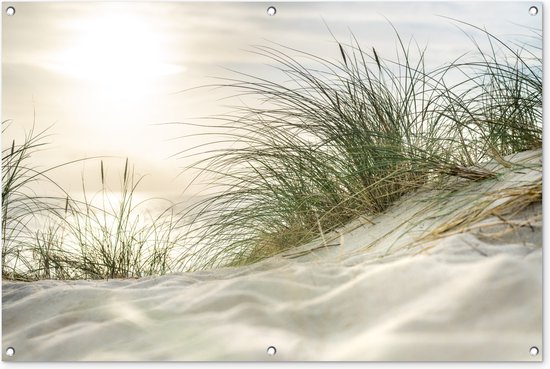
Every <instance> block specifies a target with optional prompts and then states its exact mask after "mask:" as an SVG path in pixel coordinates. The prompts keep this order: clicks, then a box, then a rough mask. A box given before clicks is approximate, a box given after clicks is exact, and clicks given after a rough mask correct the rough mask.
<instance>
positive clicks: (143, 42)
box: [50, 14, 183, 98]
mask: <svg viewBox="0 0 550 369" xmlns="http://www.w3.org/2000/svg"><path fill="white" fill-rule="evenodd" d="M67 26H68V28H70V29H71V34H72V37H71V38H70V39H69V40H68V41H67V45H66V47H65V48H64V49H63V50H62V51H60V52H59V53H57V55H56V57H55V60H53V61H52V63H50V66H51V67H52V68H53V69H55V70H57V71H58V72H61V73H64V74H67V75H70V76H72V77H74V78H78V79H81V80H84V81H87V82H88V83H89V84H90V87H95V88H98V89H100V90H101V91H102V92H101V93H102V94H107V95H109V96H110V97H121V98H123V97H134V96H136V95H138V96H139V95H141V94H143V93H145V92H146V91H147V90H148V88H149V87H151V85H152V84H154V83H155V81H157V80H159V79H160V78H162V77H164V76H167V75H170V74H175V73H179V72H181V71H182V70H183V68H182V67H181V66H179V65H175V64H170V63H169V62H168V61H167V50H166V40H165V39H164V38H163V34H162V32H160V30H159V29H158V27H154V25H153V24H151V23H149V22H147V20H146V19H145V18H140V17H137V16H131V15H120V14H116V15H107V16H106V15H102V16H101V17H99V16H98V17H95V18H90V19H88V20H84V21H82V20H81V21H78V22H76V21H72V22H70V23H68V24H67Z"/></svg>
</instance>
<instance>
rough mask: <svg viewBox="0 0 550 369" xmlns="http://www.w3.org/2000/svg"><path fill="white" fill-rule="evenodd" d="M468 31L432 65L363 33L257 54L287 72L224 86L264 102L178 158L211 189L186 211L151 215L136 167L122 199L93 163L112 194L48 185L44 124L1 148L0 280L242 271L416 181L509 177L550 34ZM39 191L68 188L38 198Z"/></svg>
mask: <svg viewBox="0 0 550 369" xmlns="http://www.w3.org/2000/svg"><path fill="white" fill-rule="evenodd" d="M459 23H460V22H459ZM461 26H462V27H466V28H468V29H469V30H470V31H471V30H474V31H475V32H477V34H478V36H480V37H481V39H480V40H479V41H477V39H472V52H471V53H469V54H467V55H464V56H463V57H461V58H459V59H456V60H451V61H449V62H448V63H446V64H445V65H443V66H439V67H435V68H431V69H428V68H427V67H426V65H428V64H429V63H428V61H427V60H426V58H427V57H428V54H427V50H426V49H424V48H421V47H419V46H417V45H416V44H414V43H412V42H405V40H403V39H402V38H401V36H400V35H399V33H398V32H397V31H396V33H395V37H396V45H397V50H398V52H397V56H396V57H395V58H388V57H387V56H385V55H380V54H379V53H378V51H377V50H376V49H374V48H368V47H367V48H365V47H364V46H362V44H361V43H360V42H359V40H356V39H355V38H353V41H352V42H350V43H348V44H344V43H342V42H338V41H337V40H335V41H334V51H335V55H337V58H334V59H330V58H327V57H320V56H316V55H313V54H310V53H308V52H306V51H300V50H296V49H292V48H289V47H285V46H283V45H278V44H271V45H267V46H257V47H256V48H255V49H254V52H255V53H257V54H259V55H261V56H263V57H264V58H266V60H268V61H269V62H270V64H271V65H272V66H273V70H274V72H276V73H277V74H278V78H276V79H269V78H264V77H262V76H254V75H249V74H246V73H242V72H240V73H239V72H236V77H235V78H234V79H225V80H223V81H222V82H221V83H220V84H219V85H217V86H216V87H219V88H223V89H226V90H227V91H228V94H230V93H231V94H233V96H237V97H238V96H241V97H243V98H244V97H253V98H254V99H256V100H257V101H258V104H255V105H242V106H237V107H235V109H234V110H233V111H234V112H233V113H229V114H225V115H222V116H217V117H213V118H212V119H210V122H211V123H208V124H202V125H201V126H202V127H203V128H204V129H206V130H209V131H210V132H212V133H211V134H212V144H211V145H208V144H206V145H204V144H202V145H200V146H196V147H191V148H187V149H185V150H184V151H182V153H181V155H182V156H184V157H188V158H189V157H194V156H195V155H202V156H203V158H202V159H200V160H197V161H196V162H195V163H194V164H193V165H192V166H191V167H190V169H193V170H196V169H199V170H200V171H201V175H200V176H199V177H198V178H197V179H196V180H197V181H199V180H202V179H205V178H206V180H207V181H208V183H207V186H210V187H211V188H212V189H215V191H211V192H213V193H215V194H214V195H212V196H209V197H208V198H206V199H205V200H202V201H199V202H197V203H195V204H193V205H190V206H189V207H188V208H187V209H186V210H185V211H184V212H179V211H176V210H175V207H174V205H173V204H171V203H169V204H167V206H166V207H165V209H164V210H163V211H160V212H158V213H156V215H150V216H145V215H144V214H147V212H146V211H143V208H144V206H145V205H146V202H138V201H137V200H136V190H137V188H138V186H139V184H140V181H141V178H140V177H137V176H136V175H135V174H134V171H133V168H132V166H131V165H130V163H129V162H128V160H127V159H126V160H125V161H124V165H123V166H121V168H122V170H121V174H122V176H121V179H120V186H119V188H117V189H114V190H113V189H110V188H109V187H108V186H107V181H106V170H105V167H104V161H103V160H101V159H98V158H87V159H83V160H94V162H95V163H97V165H98V177H99V178H100V179H101V183H102V189H101V190H100V191H99V192H98V193H92V194H89V192H88V191H87V189H86V183H85V182H84V181H83V184H82V193H83V194H84V197H83V198H81V199H76V198H73V197H72V196H70V195H69V194H68V193H66V192H65V191H64V190H63V189H62V188H59V186H57V184H56V182H55V181H54V180H53V179H52V178H50V176H49V174H50V173H51V170H52V169H53V168H48V169H45V170H44V169H36V168H33V167H32V157H33V155H35V154H36V153H37V152H38V151H40V150H43V149H45V148H46V147H47V143H46V140H45V139H46V138H47V130H44V131H36V130H35V129H33V130H31V131H29V132H28V133H27V135H26V137H25V139H24V140H23V142H21V143H18V142H15V141H12V144H11V145H10V146H9V147H4V148H3V150H2V165H3V174H2V182H3V183H2V241H3V247H2V266H3V273H2V275H3V278H6V279H19V280H37V279H104V278H137V277H143V276H149V275H161V274H166V273H170V272H175V271H189V270H197V269H206V268H214V267H219V266H239V265H245V264H250V263H254V262H256V261H259V260H262V259H265V258H267V257H269V256H272V255H276V254H278V253H280V252H282V251H285V250H288V249H291V248H293V247H296V246H300V245H303V244H306V243H308V242H310V241H312V240H314V239H316V238H322V239H324V237H325V234H327V233H329V232H331V231H334V230H336V229H338V228H339V227H342V226H344V225H346V224H347V223H349V222H350V221H352V220H354V219H356V218H359V217H363V218H365V216H366V218H368V217H371V216H374V215H376V214H379V213H381V212H384V211H385V210H386V209H388V207H389V206H391V205H392V204H394V203H395V202H396V201H397V200H399V199H400V198H401V197H403V196H404V195H406V194H410V193H411V192H412V191H415V190H417V189H419V188H421V187H424V186H445V185H446V184H448V183H451V182H453V181H449V178H451V179H452V178H456V179H460V181H465V182H472V181H484V180H488V179H495V180H498V173H496V172H494V171H492V170H490V169H488V168H487V167H486V166H484V163H486V162H487V161H489V160H493V161H496V162H498V163H500V164H501V165H503V166H505V167H506V166H510V165H511V164H510V163H508V162H507V161H506V159H505V157H506V156H507V155H509V154H512V153H516V152H520V151H525V150H532V149H536V148H539V147H541V145H542V56H541V55H540V54H541V48H540V47H538V46H536V45H537V44H538V43H539V41H540V39H541V36H540V34H536V32H535V41H532V42H531V43H530V42H523V43H521V44H518V45H516V44H514V43H512V42H505V41H502V40H501V39H499V38H497V37H495V36H493V35H492V34H490V33H488V32H486V31H484V30H482V29H480V28H477V27H475V26H472V25H467V24H461ZM487 50H488V51H487ZM279 80H283V81H286V82H277V81H279ZM182 124H185V123H182ZM8 126H9V124H8V122H6V123H5V124H3V133H4V128H5V127H8ZM201 134H202V133H201ZM220 147H221V148H220ZM205 153H206V158H204V155H205ZM70 164H71V163H63V164H61V165H70ZM37 182H43V183H48V184H49V185H50V187H52V188H56V189H57V190H58V191H57V194H56V195H49V196H42V195H40V194H39V193H37V192H36V189H37V188H39V187H37V186H36V184H37ZM533 191H534V192H533ZM115 193H116V194H118V197H116V198H113V196H112V195H113V194H115ZM538 194H539V193H538V192H537V191H536V188H535V190H533V189H530V188H527V189H526V192H525V193H524V194H521V193H519V194H514V196H515V198H518V199H520V200H521V199H527V200H529V201H531V200H532V199H535V200H536V201H538V199H539V197H537V196H539V195H538ZM511 201H512V200H511ZM518 201H519V200H518ZM520 202H521V201H520ZM470 215H471V216H474V218H475V220H476V221H477V220H479V217H480V216H482V215H484V214H483V212H481V213H479V214H477V213H476V214H469V215H468V214H467V215H464V216H465V217H466V218H467V217H468V216H470ZM366 218H365V219H366ZM463 218H464V217H463ZM44 219H47V221H45V220H44ZM461 219H462V218H461ZM468 219H469V218H468ZM472 219H473V218H472ZM459 220H460V219H458V218H457V220H456V221H457V222H458V221H459ZM466 220H467V219H466ZM461 221H464V219H462V220H461ZM466 223H467V222H466ZM466 223H464V224H466ZM449 231H452V229H451V228H449V229H439V230H435V231H434V232H433V233H432V236H433V235H436V234H447V233H448V232H449Z"/></svg>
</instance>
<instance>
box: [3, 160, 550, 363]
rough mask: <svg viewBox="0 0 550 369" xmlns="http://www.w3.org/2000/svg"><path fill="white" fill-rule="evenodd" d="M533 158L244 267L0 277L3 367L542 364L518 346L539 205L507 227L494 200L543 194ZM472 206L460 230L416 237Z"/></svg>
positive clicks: (536, 296)
mask: <svg viewBox="0 0 550 369" xmlns="http://www.w3.org/2000/svg"><path fill="white" fill-rule="evenodd" d="M540 155H541V153H540V152H531V153H524V154H522V155H520V156H517V157H515V158H514V159H513V161H514V162H521V163H524V165H523V166H522V167H521V168H519V167H515V166H514V167H512V168H510V169H506V170H504V169H503V174H502V175H501V176H500V177H499V178H498V180H491V181H485V182H482V183H474V184H469V185H468V186H466V187H464V186H459V185H457V186H458V187H457V188H459V189H458V190H457V191H456V192H455V193H454V194H453V196H446V197H444V198H440V197H437V196H436V195H437V192H436V191H432V192H425V193H420V194H416V195H414V196H410V197H409V198H407V199H404V200H403V201H401V202H400V203H399V204H396V205H395V206H394V207H392V208H391V209H389V210H388V211H387V212H386V213H384V214H382V215H380V216H378V217H376V218H373V219H369V220H368V221H367V220H358V221H357V222H355V223H352V224H350V225H349V226H348V227H346V229H343V230H341V231H340V232H337V233H333V234H327V235H325V240H324V241H322V240H320V241H318V242H313V243H312V244H310V245H305V246H304V247H302V248H300V249H298V250H294V251H292V252H289V253H287V254H284V255H281V256H277V257H274V258H271V259H269V260H266V261H264V262H262V263H258V264H255V265H252V266H249V267H243V268H228V269H219V270H212V271H204V272H196V273H188V274H174V275H168V276H163V277H158V278H144V279H140V280H112V281H71V282H61V281H41V282H34V283H14V282H5V281H4V282H3V288H2V289H3V303H2V308H3V347H4V349H5V348H6V347H7V346H13V347H14V348H15V349H16V356H15V357H13V358H9V357H6V356H3V359H4V360H541V358H542V355H541V354H539V355H538V356H536V357H532V356H530V355H529V348H530V347H531V346H538V347H539V348H542V216H541V213H542V207H541V205H540V203H534V204H532V205H530V206H528V207H527V208H525V209H522V210H521V211H519V212H515V213H514V214H506V216H504V215H502V213H501V212H500V210H499V209H500V208H499V206H501V205H502V204H504V203H506V201H508V200H509V198H504V199H503V198H502V196H497V195H496V194H497V193H499V194H502V193H503V191H504V192H505V191H508V190H510V189H511V188H517V187H518V186H531V187H532V186H533V185H534V184H537V183H540V182H541V165H542V164H541V156H540ZM481 208H483V209H485V210H488V209H489V210H488V213H487V214H488V215H487V216H484V219H483V220H476V222H474V223H473V224H471V225H470V226H469V227H468V228H464V225H460V226H458V227H455V228H451V229H445V232H444V233H443V234H440V235H439V237H438V238H437V239H435V238H433V237H427V236H426V235H428V234H429V233H430V232H431V233H432V235H433V233H434V232H436V231H437V230H443V229H444V228H442V227H444V226H445V225H449V224H453V222H455V221H456V219H457V218H460V217H462V218H464V216H467V215H472V214H475V213H476V212H475V210H476V209H477V210H479V209H481ZM311 250H313V251H311ZM268 346H276V348H277V350H278V351H277V354H276V355H275V356H272V357H271V356H267V355H266V348H267V347H268Z"/></svg>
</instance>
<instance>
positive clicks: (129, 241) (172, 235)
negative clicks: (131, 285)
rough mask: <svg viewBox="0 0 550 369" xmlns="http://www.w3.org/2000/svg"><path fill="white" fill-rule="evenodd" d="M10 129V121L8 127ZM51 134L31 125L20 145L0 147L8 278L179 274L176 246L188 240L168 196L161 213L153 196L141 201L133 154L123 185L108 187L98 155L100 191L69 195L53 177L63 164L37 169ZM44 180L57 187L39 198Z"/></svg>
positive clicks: (4, 268)
mask: <svg viewBox="0 0 550 369" xmlns="http://www.w3.org/2000/svg"><path fill="white" fill-rule="evenodd" d="M8 128H9V122H4V126H3V131H6V130H7V129H8ZM47 132H48V129H46V130H43V131H36V130H35V129H31V130H30V131H29V132H27V134H26V136H25V138H24V140H23V142H22V143H21V144H17V143H16V142H15V141H12V144H11V146H10V147H7V148H5V149H3V151H2V167H3V173H2V175H3V178H2V179H3V187H2V244H3V247H2V276H3V278H5V279H15V280H23V281H29V280H38V279H109V278H138V277H143V276H151V275H163V274H166V273H168V272H171V271H173V268H174V265H175V264H174V262H175V260H176V251H174V250H175V249H176V247H181V246H182V238H183V232H182V231H181V229H180V227H181V224H180V223H181V219H180V218H179V217H178V213H177V212H176V211H175V210H174V204H172V203H170V202H167V201H165V205H166V206H165V207H164V208H163V209H162V210H161V211H157V212H154V213H150V214H149V215H148V213H147V211H146V205H147V203H148V200H145V201H141V202H136V196H135V191H136V189H137V188H138V185H139V183H140V181H141V178H136V176H135V174H134V170H133V168H132V167H131V165H130V163H129V162H128V159H126V161H125V163H124V166H123V170H122V173H123V174H122V179H121V183H120V188H119V189H115V190H111V189H109V188H108V186H107V184H106V173H105V172H106V171H105V168H104V162H103V160H99V163H98V164H99V171H98V177H100V178H101V184H102V188H101V190H100V191H99V192H98V193H92V194H90V193H89V191H87V190H86V187H85V183H84V181H83V183H82V193H83V198H82V199H76V198H74V197H72V196H70V195H69V194H68V193H66V192H65V191H64V190H63V189H62V188H60V187H59V186H58V185H57V184H56V182H55V181H54V180H53V179H52V178H51V177H50V176H49V173H50V172H51V171H52V170H53V169H55V168H58V167H59V166H56V167H53V168H47V169H36V168H33V167H32V157H33V155H37V154H38V152H39V151H40V150H43V149H46V148H47V146H48V142H47ZM83 160H88V161H89V160H96V161H98V160H97V159H94V158H88V159H83ZM70 164H74V162H71V163H63V164H61V165H60V166H64V165H70ZM45 185H49V187H50V188H52V187H53V188H55V189H57V190H58V191H56V192H52V191H51V190H50V192H49V196H47V197H46V196H40V195H39V194H38V192H37V191H38V189H39V188H40V187H42V186H45ZM115 195H116V196H115ZM149 201H153V199H150V200H149ZM155 201H157V202H158V201H159V199H155Z"/></svg>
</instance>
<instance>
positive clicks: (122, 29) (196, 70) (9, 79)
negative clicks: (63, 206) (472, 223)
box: [2, 1, 542, 196]
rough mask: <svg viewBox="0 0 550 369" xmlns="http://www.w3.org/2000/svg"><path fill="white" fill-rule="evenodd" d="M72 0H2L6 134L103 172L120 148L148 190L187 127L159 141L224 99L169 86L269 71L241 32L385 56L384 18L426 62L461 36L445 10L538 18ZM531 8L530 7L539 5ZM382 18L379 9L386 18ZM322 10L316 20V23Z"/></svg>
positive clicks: (505, 10)
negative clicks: (31, 133)
mask: <svg viewBox="0 0 550 369" xmlns="http://www.w3.org/2000/svg"><path fill="white" fill-rule="evenodd" d="M269 5H272V4H271V3H206V2H201V3H189V2H188V3H183V2H179V3H178V2H172V3H166V2H162V3H161V2H150V3H144V2H139V3H137V2H126V3H114V2H104V3H99V2H93V3H92V2H90V3H87V2H73V3H69V2H66V3H48V2H40V3H13V4H10V3H4V4H3V7H4V8H3V10H5V9H6V7H8V6H14V7H15V9H16V14H15V15H14V16H11V17H10V16H7V15H6V14H5V12H3V16H2V22H3V25H2V41H3V42H2V93H3V99H2V103H3V106H2V118H3V120H5V119H12V120H14V126H13V128H14V130H13V131H12V132H10V133H9V135H4V137H3V139H2V142H3V144H4V145H6V144H7V142H10V141H11V139H12V137H13V135H17V134H20V133H21V130H22V129H23V128H29V127H30V126H31V125H32V121H33V114H34V111H36V123H37V125H38V127H42V128H44V127H47V126H49V125H51V124H54V123H55V125H54V127H53V128H52V130H51V133H52V134H53V136H52V137H51V138H50V141H51V142H52V146H51V149H49V150H48V151H44V152H42V153H41V154H40V156H39V157H37V158H36V163H37V165H42V166H51V165H55V164H59V163H62V162H66V161H69V160H74V159H78V158H83V157H91V156H103V155H104V156H113V157H115V158H113V159H105V161H106V167H107V170H108V174H109V175H111V177H117V176H120V174H119V171H120V170H122V166H123V162H124V158H126V157H128V158H129V159H130V161H131V162H133V163H134V164H135V168H136V172H137V173H140V174H150V175H149V176H148V177H146V178H145V180H144V182H143V184H142V187H141V188H142V190H144V191H147V192H150V193H154V194H155V195H156V196H173V194H177V193H179V192H180V191H181V190H182V189H183V187H184V185H185V184H186V182H187V180H188V179H187V178H185V177H179V178H177V179H176V178H175V177H176V174H177V173H179V171H180V169H179V168H180V167H182V166H184V165H185V164H186V163H185V162H183V161H182V160H177V159H175V158H170V156H171V155H172V154H174V153H176V152H178V151H180V150H182V149H184V148H185V147H186V145H190V144H191V143H196V140H195V139H193V140H185V139H181V140H171V138H174V137H177V136H182V135H183V136H185V135H187V134H190V133H192V131H191V130H190V129H189V128H185V127H183V126H179V127H178V126H159V125H156V123H163V122H175V121H190V120H192V118H195V117H205V116H209V115H212V114H217V113H221V112H223V111H226V110H228V109H227V108H226V107H224V105H226V104H228V103H229V102H230V101H226V100H221V99H222V98H223V97H226V96H227V95H228V92H227V91H223V90H212V89H208V88H205V89H198V90H191V91H187V92H182V93H177V92H178V91H181V90H186V89H190V88H193V87H197V86H202V85H208V84H211V83H214V82H216V81H215V80H214V79H213V77H228V76H234V75H232V74H231V72H229V71H228V70H227V69H234V70H239V71H243V72H246V73H249V74H259V75H262V76H269V75H270V71H271V69H270V67H269V66H268V65H266V64H268V63H269V61H268V60H266V59H264V58H261V57H259V56H258V55H255V54H253V53H250V52H247V50H251V47H252V46H253V45H258V44H260V45H261V44H266V43H267V42H268V41H273V42H277V43H280V44H284V45H287V46H290V47H294V48H297V49H300V50H304V51H308V52H312V53H314V54H317V55H320V56H322V57H325V58H334V59H338V58H339V51H338V48H337V47H336V46H335V43H334V40H333V39H332V36H331V35H330V33H329V32H328V30H327V27H326V25H328V26H329V27H330V29H331V31H332V32H333V33H334V34H335V36H336V37H337V38H338V39H339V40H342V41H343V42H347V41H349V40H350V35H351V33H350V32H353V34H354V35H355V36H356V37H357V39H358V40H359V42H360V43H361V45H362V46H364V47H365V48H369V49H370V48H371V47H375V48H376V49H377V51H378V53H379V55H381V56H383V57H389V58H391V57H393V56H394V55H395V35H394V33H393V31H392V28H391V26H390V24H389V23H388V20H389V21H391V22H392V23H393V24H394V25H395V27H396V28H397V29H398V31H399V32H400V34H401V36H402V37H403V38H404V39H407V40H408V39H409V38H410V37H413V36H414V38H415V39H416V41H417V42H418V43H419V44H420V45H426V44H427V45H428V62H430V63H432V64H433V65H440V64H442V63H444V62H448V61H450V60H451V59H452V58H453V57H456V56H458V55H460V54H462V53H464V52H466V51H469V50H471V49H472V44H471V42H470V41H469V39H468V38H467V37H466V36H465V35H464V34H463V33H462V32H461V31H460V30H458V29H457V28H456V24H453V23H452V22H451V21H450V20H448V19H445V18H441V17H438V15H443V16H449V17H453V18H457V19H460V20H463V21H466V22H469V23H473V24H475V25H478V26H481V27H486V29H487V30H489V31H490V32H492V33H494V34H496V35H499V36H503V37H505V38H509V37H511V38H513V37H514V35H518V34H527V33H528V32H529V31H528V30H527V29H526V28H525V27H534V28H538V29H540V28H542V16H541V14H540V13H539V15H538V16H531V15H529V13H528V8H529V6H531V5H532V4H531V3H527V2H488V3H477V2H476V3H466V2H452V3H451V2H435V3H417V2H412V1H411V2H406V3H396V2H378V3H374V2H355V3H342V2H331V3H274V5H275V6H276V7H277V14H276V15H275V16H272V17H270V16H268V15H267V14H266V9H267V7H268V6H269ZM539 8H540V9H541V8H542V6H541V5H540V4H539ZM386 18H387V19H386ZM325 22H326V25H325ZM82 173H84V175H85V177H86V179H87V182H88V185H89V186H93V185H94V183H95V184H96V185H97V183H98V181H99V162H98V161H97V160H94V161H88V162H86V164H76V165H73V166H70V167H66V168H64V169H61V170H59V171H57V172H55V173H54V174H53V175H54V177H55V179H56V180H57V181H58V182H59V183H60V184H61V185H62V186H64V187H65V188H67V189H68V190H72V191H77V190H78V189H79V188H80V182H81V174H82Z"/></svg>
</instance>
